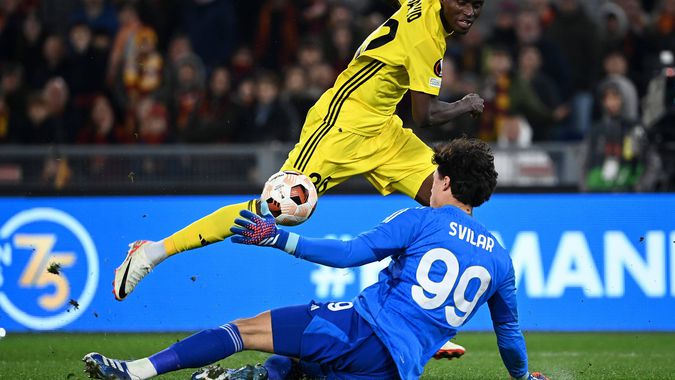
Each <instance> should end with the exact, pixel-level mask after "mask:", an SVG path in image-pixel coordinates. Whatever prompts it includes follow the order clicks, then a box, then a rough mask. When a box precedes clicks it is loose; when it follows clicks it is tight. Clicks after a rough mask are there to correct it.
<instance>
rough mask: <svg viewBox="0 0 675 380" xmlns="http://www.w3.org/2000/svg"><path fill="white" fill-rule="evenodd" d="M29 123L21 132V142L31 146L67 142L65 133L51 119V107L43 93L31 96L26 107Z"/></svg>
mask: <svg viewBox="0 0 675 380" xmlns="http://www.w3.org/2000/svg"><path fill="white" fill-rule="evenodd" d="M26 113H27V116H28V121H27V123H26V124H25V126H23V128H22V130H21V141H22V142H24V143H31V144H56V143H63V142H65V139H66V138H65V131H64V130H63V129H62V128H61V126H60V125H58V124H56V123H55V122H54V120H53V119H51V118H50V117H49V113H50V111H49V107H48V104H47V101H46V100H45V97H44V95H43V94H42V93H39V92H38V93H35V94H31V95H30V96H29V97H28V104H27V106H26Z"/></svg>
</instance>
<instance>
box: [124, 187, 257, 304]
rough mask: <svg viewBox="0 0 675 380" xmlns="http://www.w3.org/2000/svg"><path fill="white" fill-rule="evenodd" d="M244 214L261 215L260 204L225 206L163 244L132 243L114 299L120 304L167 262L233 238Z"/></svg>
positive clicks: (250, 202)
mask: <svg viewBox="0 0 675 380" xmlns="http://www.w3.org/2000/svg"><path fill="white" fill-rule="evenodd" d="M242 210H249V211H252V212H258V213H260V203H259V202H257V200H253V199H252V200H249V201H247V202H242V203H237V204H233V205H229V206H225V207H222V208H220V209H218V210H216V211H215V212H213V213H211V214H209V215H207V216H205V217H203V218H201V219H199V220H197V221H195V222H194V223H192V224H190V225H189V226H187V227H185V228H183V229H181V230H180V231H178V232H176V233H174V234H173V235H171V236H169V237H167V238H165V239H163V240H160V241H157V242H152V241H146V240H139V241H135V242H133V243H131V244H130V245H129V251H128V252H127V256H126V258H125V259H124V261H123V262H122V264H121V265H120V266H119V267H117V269H115V278H114V281H113V293H114V294H115V298H116V299H117V300H119V301H121V300H123V299H124V298H126V297H127V295H129V293H131V292H132V291H133V290H134V288H135V287H136V285H137V284H138V283H139V282H140V281H141V280H142V279H143V278H144V277H145V276H146V275H147V274H148V273H149V272H150V271H152V269H153V268H154V267H155V266H157V265H158V264H159V263H161V262H162V261H164V260H165V259H166V258H168V257H170V256H172V255H175V254H176V253H179V252H183V251H187V250H190V249H194V248H198V247H203V246H205V245H208V244H211V243H215V242H219V241H222V240H224V239H226V238H228V237H229V236H231V235H232V233H231V232H230V227H232V226H233V225H234V219H236V218H237V217H239V212H240V211H242Z"/></svg>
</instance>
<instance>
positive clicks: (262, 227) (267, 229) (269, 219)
mask: <svg viewBox="0 0 675 380" xmlns="http://www.w3.org/2000/svg"><path fill="white" fill-rule="evenodd" d="M239 215H241V216H242V218H237V219H235V220H234V224H235V226H233V227H232V228H230V231H231V232H232V233H233V234H234V235H235V236H233V237H232V241H233V242H234V243H237V244H248V245H260V246H267V247H276V248H279V249H284V248H286V243H287V242H288V236H289V233H288V232H286V231H284V230H282V229H280V228H277V223H276V221H275V220H274V216H272V215H271V214H264V215H263V216H262V217H261V216H258V215H256V214H254V213H252V212H250V211H248V210H241V212H239Z"/></svg>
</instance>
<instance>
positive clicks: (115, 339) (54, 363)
mask: <svg viewBox="0 0 675 380" xmlns="http://www.w3.org/2000/svg"><path fill="white" fill-rule="evenodd" d="M185 336H186V334H182V333H163V334H54V333H49V334H11V333H10V334H9V335H8V336H7V337H6V338H4V339H2V340H0V379H12V380H13V379H17V380H19V379H20V380H29V379H36V380H38V379H40V380H42V379H45V380H52V379H72V380H75V379H85V378H86V376H85V375H84V373H83V372H82V369H83V365H82V362H81V361H80V359H81V358H82V356H84V354H86V353H88V352H90V351H98V352H100V353H102V354H104V355H106V356H109V357H113V358H118V359H127V358H140V357H143V356H147V355H149V354H152V353H153V352H155V351H158V350H160V349H163V348H164V347H166V346H168V345H170V344H172V343H173V342H175V341H176V340H177V339H180V338H183V337H185ZM525 337H526V339H527V346H528V351H529V357H530V369H531V370H535V371H542V372H544V373H546V374H547V375H549V377H550V378H551V379H594V380H597V379H673V378H675V333H526V334H525ZM457 342H458V343H460V344H462V345H464V346H465V347H466V348H467V353H466V355H464V357H462V358H461V359H459V360H452V361H447V360H442V361H435V360H432V361H431V362H429V364H428V365H427V367H426V370H425V372H424V376H423V377H422V378H423V379H508V375H507V373H506V370H505V369H504V367H503V365H502V363H501V360H500V358H499V353H498V351H497V346H496V340H495V337H494V334H492V333H460V335H459V336H458V337H457ZM266 356H267V355H265V354H261V353H256V352H243V353H239V354H237V355H235V356H233V357H231V358H229V359H227V360H224V361H222V362H221V364H222V365H225V366H227V367H238V366H241V365H244V364H247V363H256V362H262V361H264V360H265V358H266ZM191 373H192V370H183V371H179V372H174V373H172V374H167V375H164V376H162V377H160V379H189V378H190V375H191Z"/></svg>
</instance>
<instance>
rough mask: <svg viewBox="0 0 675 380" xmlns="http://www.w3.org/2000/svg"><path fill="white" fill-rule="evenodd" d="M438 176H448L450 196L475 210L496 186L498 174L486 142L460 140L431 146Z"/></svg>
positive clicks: (488, 197) (462, 138) (469, 139)
mask: <svg viewBox="0 0 675 380" xmlns="http://www.w3.org/2000/svg"><path fill="white" fill-rule="evenodd" d="M433 162H434V164H436V165H438V173H439V174H440V175H441V178H443V177H446V176H447V177H450V189H451V190H452V195H453V196H454V197H455V199H457V200H458V201H460V202H462V203H464V204H466V205H469V206H472V207H478V206H480V205H482V204H483V203H485V202H486V201H487V200H488V199H490V196H491V195H492V193H493V192H494V190H495V187H496V186H497V171H496V170H495V158H494V156H493V155H492V149H491V148H490V145H488V144H487V143H486V142H484V141H481V140H478V139H472V138H466V137H461V138H458V139H455V140H452V141H450V142H447V143H442V144H438V145H436V146H435V147H434V158H433Z"/></svg>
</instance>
